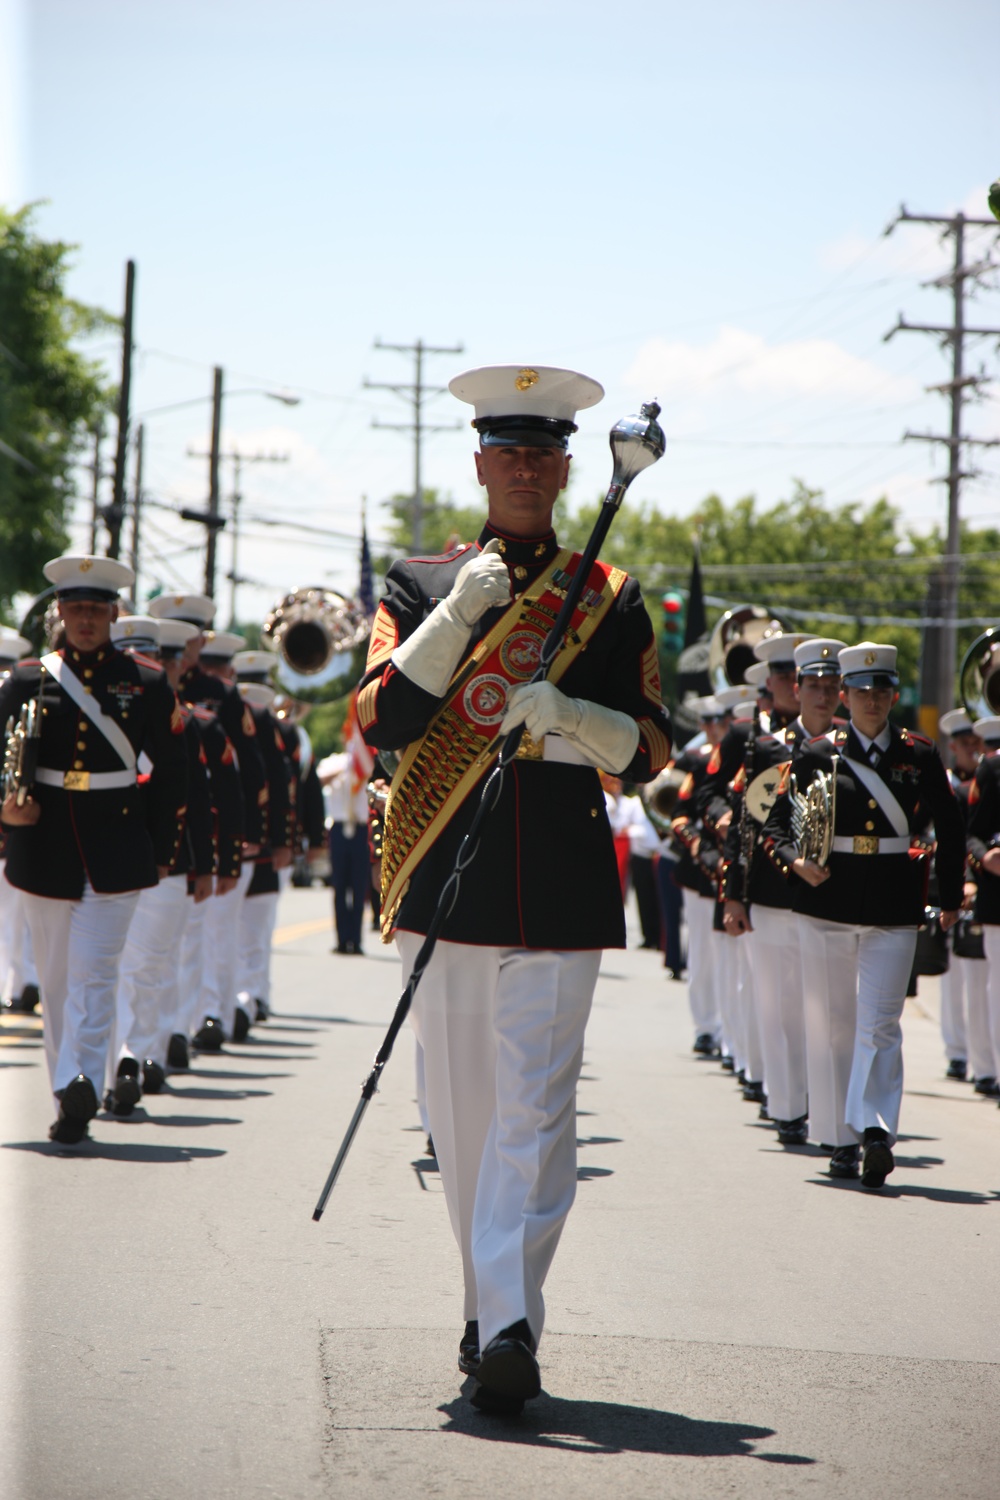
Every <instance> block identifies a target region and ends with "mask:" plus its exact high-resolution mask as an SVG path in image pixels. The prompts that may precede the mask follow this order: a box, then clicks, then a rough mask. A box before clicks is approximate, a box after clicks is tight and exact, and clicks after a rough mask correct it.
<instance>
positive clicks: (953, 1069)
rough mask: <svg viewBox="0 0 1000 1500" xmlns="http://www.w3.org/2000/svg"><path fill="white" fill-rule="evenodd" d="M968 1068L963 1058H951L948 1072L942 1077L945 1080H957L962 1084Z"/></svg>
mask: <svg viewBox="0 0 1000 1500" xmlns="http://www.w3.org/2000/svg"><path fill="white" fill-rule="evenodd" d="M968 1066H969V1065H968V1063H967V1062H966V1061H965V1058H964V1057H953V1058H952V1059H951V1062H950V1063H949V1064H948V1071H947V1072H946V1073H945V1075H944V1076H945V1077H946V1078H957V1079H958V1081H959V1083H964V1082H965V1074H966V1072H967V1070H968Z"/></svg>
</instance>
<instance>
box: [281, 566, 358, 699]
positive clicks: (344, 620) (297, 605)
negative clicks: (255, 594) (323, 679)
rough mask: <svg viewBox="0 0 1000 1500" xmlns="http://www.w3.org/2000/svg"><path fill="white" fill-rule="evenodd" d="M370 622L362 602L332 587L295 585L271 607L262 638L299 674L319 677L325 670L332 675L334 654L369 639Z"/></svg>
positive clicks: (339, 654) (350, 649) (338, 653)
mask: <svg viewBox="0 0 1000 1500" xmlns="http://www.w3.org/2000/svg"><path fill="white" fill-rule="evenodd" d="M370 624H371V622H370V621H369V619H368V616H367V615H366V614H365V612H364V610H363V609H362V608H361V606H360V605H359V604H356V603H355V602H354V600H352V599H345V598H344V597H343V595H342V594H337V593H334V591H333V589H324V588H319V587H316V588H304V589H295V590H294V592H293V593H291V594H286V595H285V597H284V598H283V599H282V600H281V601H280V602H279V603H278V604H277V605H275V607H274V609H272V610H271V613H270V614H269V615H268V617H267V619H266V620H265V621H264V624H263V627H262V628H261V640H262V641H263V643H264V644H265V645H266V646H268V647H269V648H270V649H271V650H272V651H275V652H277V653H278V655H279V656H280V657H281V659H282V661H283V662H284V663H285V664H286V665H287V666H288V667H289V668H290V669H291V671H292V672H293V673H294V674H295V675H296V677H317V676H319V674H320V673H323V672H325V673H327V675H328V676H332V675H335V673H336V669H335V670H334V672H330V671H329V668H330V667H331V664H332V663H333V662H334V658H335V657H337V656H341V655H343V654H345V653H347V652H349V651H353V650H354V648H355V647H356V646H360V645H361V644H362V643H363V642H364V641H366V640H367V639H368V633H369V629H370ZM278 676H279V677H280V676H281V668H280V666H279V668H278ZM290 685H292V686H294V684H290ZM319 685H320V684H319V683H317V686H319Z"/></svg>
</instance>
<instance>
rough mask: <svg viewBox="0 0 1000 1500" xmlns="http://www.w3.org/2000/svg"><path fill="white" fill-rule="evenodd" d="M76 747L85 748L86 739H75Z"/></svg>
mask: <svg viewBox="0 0 1000 1500" xmlns="http://www.w3.org/2000/svg"><path fill="white" fill-rule="evenodd" d="M76 748H77V749H78V750H86V748H87V741H86V740H77V742H76Z"/></svg>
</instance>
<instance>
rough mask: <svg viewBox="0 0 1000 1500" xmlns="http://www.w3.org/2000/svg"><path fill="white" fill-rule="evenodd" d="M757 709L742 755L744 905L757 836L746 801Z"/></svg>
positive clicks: (757, 716)
mask: <svg viewBox="0 0 1000 1500" xmlns="http://www.w3.org/2000/svg"><path fill="white" fill-rule="evenodd" d="M759 722H760V720H759V710H758V709H757V707H756V705H755V706H754V711H753V718H752V719H751V720H750V733H749V735H748V736H747V748H746V754H745V755H744V757H743V802H742V804H741V806H740V852H739V861H740V868H741V869H742V871H743V891H742V897H741V899H742V901H743V905H744V906H746V905H748V904H749V901H750V865H751V862H752V860H753V851H754V844H755V842H756V837H757V829H756V825H755V823H754V820H753V816H752V814H751V812H750V807H749V804H748V802H747V792H748V791H749V789H750V782H751V781H752V780H753V769H754V760H755V758H756V751H757V729H758V725H759Z"/></svg>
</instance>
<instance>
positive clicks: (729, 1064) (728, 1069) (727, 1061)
mask: <svg viewBox="0 0 1000 1500" xmlns="http://www.w3.org/2000/svg"><path fill="white" fill-rule="evenodd" d="M720 1067H721V1068H722V1071H723V1073H732V1072H733V1070H734V1069H735V1067H736V1064H735V1063H734V1062H733V1059H732V1058H731V1057H730V1056H729V1054H728V1053H726V1055H725V1056H724V1057H723V1059H722V1062H721V1064H720Z"/></svg>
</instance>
